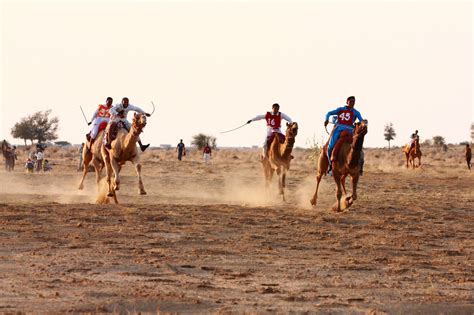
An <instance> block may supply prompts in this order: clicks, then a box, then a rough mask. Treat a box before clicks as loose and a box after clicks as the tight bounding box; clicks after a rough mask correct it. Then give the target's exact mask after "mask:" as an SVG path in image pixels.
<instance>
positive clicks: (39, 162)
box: [36, 149, 44, 172]
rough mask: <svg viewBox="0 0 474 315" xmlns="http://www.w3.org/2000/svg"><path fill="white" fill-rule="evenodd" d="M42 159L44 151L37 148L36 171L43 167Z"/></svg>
mask: <svg viewBox="0 0 474 315" xmlns="http://www.w3.org/2000/svg"><path fill="white" fill-rule="evenodd" d="M43 159H44V153H43V151H41V149H38V151H37V152H36V171H37V172H39V171H41V170H42V168H43Z"/></svg>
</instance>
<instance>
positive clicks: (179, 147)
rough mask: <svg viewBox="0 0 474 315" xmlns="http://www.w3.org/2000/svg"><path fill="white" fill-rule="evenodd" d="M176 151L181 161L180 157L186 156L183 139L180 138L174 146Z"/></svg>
mask: <svg viewBox="0 0 474 315" xmlns="http://www.w3.org/2000/svg"><path fill="white" fill-rule="evenodd" d="M176 151H177V152H178V160H180V161H181V158H182V157H183V156H186V147H185V146H184V143H183V139H181V140H180V141H179V143H178V145H177V146H176Z"/></svg>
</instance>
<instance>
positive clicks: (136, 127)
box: [102, 113, 146, 202]
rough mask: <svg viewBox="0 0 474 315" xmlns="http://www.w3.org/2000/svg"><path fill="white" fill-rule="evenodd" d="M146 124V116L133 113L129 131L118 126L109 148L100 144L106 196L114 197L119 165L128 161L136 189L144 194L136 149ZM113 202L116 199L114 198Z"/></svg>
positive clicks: (117, 185) (118, 183) (117, 183)
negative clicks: (132, 170)
mask: <svg viewBox="0 0 474 315" xmlns="http://www.w3.org/2000/svg"><path fill="white" fill-rule="evenodd" d="M145 126H146V116H145V115H143V114H139V113H135V115H134V116H133V123H132V126H131V128H130V131H128V132H127V130H126V129H125V128H119V130H118V132H117V137H116V138H115V140H113V141H112V142H111V149H107V148H106V147H105V146H102V157H103V159H104V162H105V171H106V174H107V183H108V185H109V193H108V194H107V196H108V197H115V191H116V190H119V189H120V178H119V173H120V169H121V166H122V165H123V164H125V162H127V161H130V162H132V163H133V164H134V165H135V170H136V172H137V176H138V189H139V193H140V195H146V191H145V188H144V187H143V182H142V175H141V171H142V165H141V164H140V158H139V155H138V150H137V142H138V139H139V136H140V134H141V133H142V131H143V128H145ZM112 173H113V174H114V182H113V185H112V180H111V177H112ZM115 202H117V200H116V199H115Z"/></svg>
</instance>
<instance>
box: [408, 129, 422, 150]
mask: <svg viewBox="0 0 474 315" xmlns="http://www.w3.org/2000/svg"><path fill="white" fill-rule="evenodd" d="M415 140H418V143H419V141H420V136H419V135H418V130H415V133H412V134H411V136H410V150H411V148H413V147H414V146H415Z"/></svg>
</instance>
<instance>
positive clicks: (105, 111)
mask: <svg viewBox="0 0 474 315" xmlns="http://www.w3.org/2000/svg"><path fill="white" fill-rule="evenodd" d="M111 108H112V106H110V107H107V105H103V104H99V107H98V108H97V109H96V110H95V112H94V114H93V115H92V119H91V121H92V120H94V119H96V118H97V117H100V118H110V113H109V110H110V109H111Z"/></svg>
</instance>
